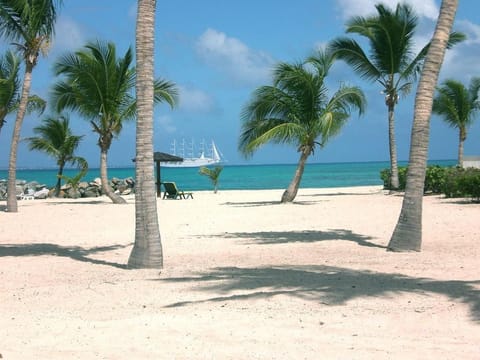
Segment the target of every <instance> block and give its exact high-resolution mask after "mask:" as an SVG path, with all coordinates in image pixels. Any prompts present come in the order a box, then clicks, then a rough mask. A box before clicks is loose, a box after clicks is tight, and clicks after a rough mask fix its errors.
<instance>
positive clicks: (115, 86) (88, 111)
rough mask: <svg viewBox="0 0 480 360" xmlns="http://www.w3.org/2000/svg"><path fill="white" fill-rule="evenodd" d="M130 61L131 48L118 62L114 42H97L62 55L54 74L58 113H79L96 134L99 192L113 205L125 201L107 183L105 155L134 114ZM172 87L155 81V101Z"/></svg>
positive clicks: (134, 103) (132, 77)
mask: <svg viewBox="0 0 480 360" xmlns="http://www.w3.org/2000/svg"><path fill="white" fill-rule="evenodd" d="M132 61H133V54H132V50H131V49H128V50H127V51H126V53H125V55H124V56H123V57H120V58H118V59H117V55H116V49H115V45H114V44H113V43H111V42H110V43H105V42H100V41H96V42H93V43H88V44H87V45H85V47H84V48H83V49H81V50H78V51H76V52H75V53H71V54H67V55H65V56H63V57H62V58H61V59H60V60H59V61H57V62H56V63H55V65H54V71H55V74H56V75H62V76H64V79H63V80H60V81H59V82H58V83H56V84H55V85H54V88H53V96H52V97H53V102H54V103H55V104H56V108H57V111H58V112H61V111H63V110H65V109H69V110H72V111H76V112H78V113H79V114H80V115H81V116H83V117H84V118H86V119H87V120H89V122H90V124H91V126H92V130H93V131H94V132H96V133H97V134H98V146H99V147H100V178H101V180H102V191H103V193H104V194H106V195H107V196H108V197H109V198H110V199H111V200H112V202H114V203H116V204H124V203H125V199H123V198H122V197H121V196H119V195H117V194H115V193H114V192H113V190H112V188H111V187H110V185H109V183H108V175H107V155H108V151H109V149H110V146H111V144H112V141H113V139H114V138H115V137H117V136H119V134H120V132H121V130H122V127H123V124H124V122H125V121H128V120H133V119H134V118H135V115H136V100H135V97H134V95H133V94H132V90H133V88H134V85H135V68H134V67H133V66H132ZM172 87H173V85H172V84H170V83H168V82H166V81H163V80H156V81H155V101H157V102H158V101H161V100H163V96H164V93H165V92H169V91H170V89H171V88H172Z"/></svg>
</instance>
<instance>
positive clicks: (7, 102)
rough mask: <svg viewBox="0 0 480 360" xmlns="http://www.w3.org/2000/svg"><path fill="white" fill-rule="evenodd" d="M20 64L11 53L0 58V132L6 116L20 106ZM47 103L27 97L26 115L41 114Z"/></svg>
mask: <svg viewBox="0 0 480 360" xmlns="http://www.w3.org/2000/svg"><path fill="white" fill-rule="evenodd" d="M20 63H21V59H20V58H19V57H18V55H17V54H15V53H14V52H13V51H7V52H6V53H5V54H4V55H2V56H0V132H1V130H2V128H3V125H5V123H6V120H5V118H6V117H7V115H8V114H11V113H13V112H15V111H17V110H18V107H19V105H20V90H21V83H20V76H19V73H20ZM46 106H47V102H46V101H45V100H43V99H42V98H41V97H39V96H37V95H29V96H28V102H27V109H26V113H27V114H30V113H32V112H34V111H36V112H38V113H39V114H40V115H41V114H43V112H44V111H45V108H46Z"/></svg>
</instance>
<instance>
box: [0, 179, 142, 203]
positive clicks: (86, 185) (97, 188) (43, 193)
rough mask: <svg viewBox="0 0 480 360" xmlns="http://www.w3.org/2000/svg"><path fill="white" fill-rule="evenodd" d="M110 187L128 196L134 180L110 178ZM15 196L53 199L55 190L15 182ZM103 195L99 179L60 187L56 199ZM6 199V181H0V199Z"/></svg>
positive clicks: (30, 183) (30, 182) (18, 181)
mask: <svg viewBox="0 0 480 360" xmlns="http://www.w3.org/2000/svg"><path fill="white" fill-rule="evenodd" d="M109 184H110V187H111V188H112V189H113V191H114V192H115V193H117V194H120V195H128V194H132V193H134V192H135V180H134V179H133V178H131V177H129V178H126V179H118V178H112V179H111V180H109ZM16 194H17V198H18V199H26V198H28V199H46V198H48V197H54V194H55V188H54V187H52V188H49V187H47V185H45V184H40V183H38V182H37V181H29V182H27V181H26V180H17V182H16ZM101 195H103V192H102V182H101V180H100V178H96V179H94V180H93V181H88V182H87V181H82V182H79V183H78V184H76V185H73V184H70V183H69V184H64V185H63V186H62V187H61V190H60V194H59V196H58V197H61V198H70V199H78V198H89V197H98V196H101ZM6 198H7V180H5V179H2V180H0V199H6Z"/></svg>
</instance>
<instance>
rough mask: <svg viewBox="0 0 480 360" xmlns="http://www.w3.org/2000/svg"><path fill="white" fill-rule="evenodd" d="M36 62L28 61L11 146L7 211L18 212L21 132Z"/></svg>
mask: <svg viewBox="0 0 480 360" xmlns="http://www.w3.org/2000/svg"><path fill="white" fill-rule="evenodd" d="M33 64H34V62H29V61H26V67H25V77H24V78H23V88H22V97H21V98H20V104H19V106H18V112H17V117H16V119H15V126H14V128H13V135H12V143H11V145H10V159H9V162H8V183H7V194H8V195H7V211H8V212H18V204H17V192H16V183H17V150H18V142H19V141H20V130H21V129H22V123H23V119H24V117H25V112H26V111H27V104H28V96H29V93H30V87H31V84H32V71H33V66H34V65H33Z"/></svg>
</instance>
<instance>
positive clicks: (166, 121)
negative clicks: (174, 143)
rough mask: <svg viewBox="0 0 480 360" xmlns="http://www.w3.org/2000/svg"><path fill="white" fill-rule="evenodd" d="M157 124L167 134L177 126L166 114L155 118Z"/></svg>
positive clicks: (175, 129) (172, 131)
mask: <svg viewBox="0 0 480 360" xmlns="http://www.w3.org/2000/svg"><path fill="white" fill-rule="evenodd" d="M156 122H157V124H158V125H160V127H161V129H162V130H163V131H165V132H166V133H168V134H172V133H174V132H175V131H177V128H176V127H175V125H174V124H173V120H172V118H171V117H170V116H168V115H162V116H159V117H158V118H157V121H156Z"/></svg>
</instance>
